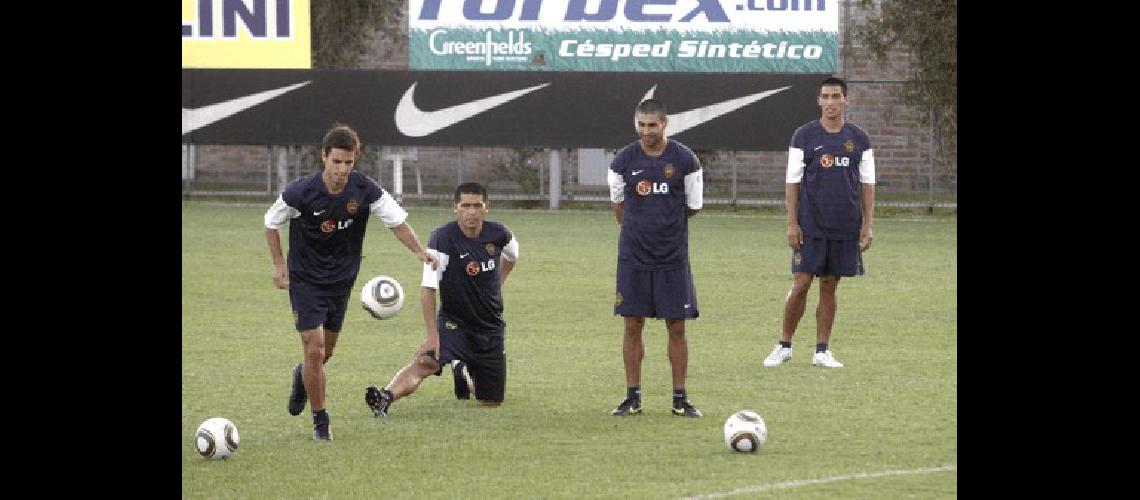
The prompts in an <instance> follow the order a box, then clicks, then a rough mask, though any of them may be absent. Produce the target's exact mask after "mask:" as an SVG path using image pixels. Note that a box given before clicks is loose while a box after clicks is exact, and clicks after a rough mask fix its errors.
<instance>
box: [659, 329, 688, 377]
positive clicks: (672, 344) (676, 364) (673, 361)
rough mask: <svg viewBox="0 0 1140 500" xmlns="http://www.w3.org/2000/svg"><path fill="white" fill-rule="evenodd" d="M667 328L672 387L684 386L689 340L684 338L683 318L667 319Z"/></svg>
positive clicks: (686, 373) (686, 374)
mask: <svg viewBox="0 0 1140 500" xmlns="http://www.w3.org/2000/svg"><path fill="white" fill-rule="evenodd" d="M665 328H666V329H667V330H669V366H670V368H672V369H673V387H674V388H677V387H685V379H686V378H687V377H688V370H689V342H688V341H687V340H686V339H685V320H683V319H667V320H665Z"/></svg>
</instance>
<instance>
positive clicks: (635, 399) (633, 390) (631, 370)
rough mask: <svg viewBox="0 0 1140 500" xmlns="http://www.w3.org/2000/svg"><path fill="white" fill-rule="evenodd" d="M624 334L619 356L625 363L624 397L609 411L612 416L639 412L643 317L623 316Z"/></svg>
mask: <svg viewBox="0 0 1140 500" xmlns="http://www.w3.org/2000/svg"><path fill="white" fill-rule="evenodd" d="M623 317H624V318H625V334H624V335H623V336H622V345H621V357H622V363H623V364H624V365H625V383H626V395H625V399H624V400H622V402H621V403H620V404H618V406H617V408H614V409H613V411H611V412H610V414H611V415H614V416H619V417H621V416H627V415H636V414H638V413H641V360H642V359H645V344H644V342H642V337H641V332H642V331H643V330H644V329H645V318H643V317H640V316H623Z"/></svg>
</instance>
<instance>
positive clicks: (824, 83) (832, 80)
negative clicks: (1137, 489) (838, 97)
mask: <svg viewBox="0 0 1140 500" xmlns="http://www.w3.org/2000/svg"><path fill="white" fill-rule="evenodd" d="M828 85H838V86H839V88H840V89H841V90H842V91H843V97H847V82H845V81H843V79H842V78H836V77H834V76H832V77H828V78H824V79H823V81H822V82H819V88H820V90H822V89H823V87H826V86H828Z"/></svg>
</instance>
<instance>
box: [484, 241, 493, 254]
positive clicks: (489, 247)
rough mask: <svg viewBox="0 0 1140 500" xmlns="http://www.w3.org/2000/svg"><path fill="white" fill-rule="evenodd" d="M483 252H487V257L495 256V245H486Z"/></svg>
mask: <svg viewBox="0 0 1140 500" xmlns="http://www.w3.org/2000/svg"><path fill="white" fill-rule="evenodd" d="M483 250H486V251H487V255H495V244H494V243H488V244H486V245H483Z"/></svg>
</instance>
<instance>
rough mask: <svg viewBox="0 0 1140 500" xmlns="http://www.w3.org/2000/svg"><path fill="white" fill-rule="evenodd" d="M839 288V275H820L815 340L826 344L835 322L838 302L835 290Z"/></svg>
mask: <svg viewBox="0 0 1140 500" xmlns="http://www.w3.org/2000/svg"><path fill="white" fill-rule="evenodd" d="M837 288H839V276H820V277H819V305H818V306H816V308H815V325H816V327H815V328H816V331H815V342H816V343H817V344H826V343H827V341H828V340H829V339H830V338H831V325H832V324H834V323H835V309H836V307H837V302H836V298H835V290H836V289H837Z"/></svg>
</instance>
